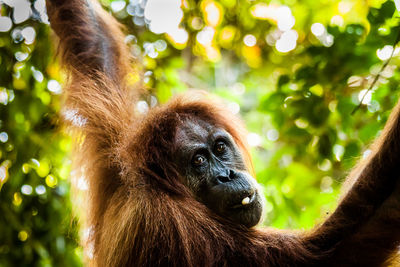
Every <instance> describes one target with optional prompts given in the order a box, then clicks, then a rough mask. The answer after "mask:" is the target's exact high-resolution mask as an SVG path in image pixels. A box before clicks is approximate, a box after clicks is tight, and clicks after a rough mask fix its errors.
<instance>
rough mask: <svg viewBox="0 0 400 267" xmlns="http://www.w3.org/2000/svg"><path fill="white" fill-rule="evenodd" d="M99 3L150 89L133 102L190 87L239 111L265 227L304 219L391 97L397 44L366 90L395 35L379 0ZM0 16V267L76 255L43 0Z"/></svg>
mask: <svg viewBox="0 0 400 267" xmlns="http://www.w3.org/2000/svg"><path fill="white" fill-rule="evenodd" d="M101 2H102V4H103V5H104V7H105V8H106V9H108V10H110V12H112V13H113V15H115V17H117V18H118V19H119V20H120V21H121V22H122V23H123V24H125V25H126V26H127V32H128V33H129V35H127V38H126V41H127V43H128V44H129V45H130V46H131V51H132V54H133V55H134V56H135V57H137V58H139V60H140V61H141V62H143V68H144V72H143V73H144V75H143V81H144V83H145V85H146V87H148V88H149V90H150V92H151V93H152V95H153V96H154V97H151V98H150V99H149V101H148V103H146V102H142V103H141V104H142V107H143V104H144V105H154V104H155V103H156V101H157V102H161V103H162V102H165V101H167V100H168V99H169V98H170V96H171V95H173V94H175V93H178V92H181V91H184V90H187V89H188V88H201V89H205V90H209V91H211V92H213V93H214V94H217V95H219V96H221V97H222V98H223V99H224V100H225V101H226V103H227V105H228V106H229V107H230V108H231V109H232V111H233V112H239V113H240V115H241V116H242V117H243V119H244V121H245V122H246V124H247V126H248V129H249V131H250V134H249V135H248V141H249V143H250V144H251V145H252V153H253V156H254V165H255V167H256V172H257V179H258V180H259V181H260V182H261V183H262V184H263V185H264V192H265V195H266V198H267V204H266V220H265V225H269V226H273V227H279V228H310V227H311V226H312V225H314V224H315V223H316V222H318V221H319V220H320V218H322V217H323V216H324V215H325V214H326V213H328V212H330V211H331V210H332V209H333V208H334V206H335V199H336V198H337V196H338V193H339V187H340V184H341V182H342V181H343V179H344V178H345V176H346V173H347V172H348V171H349V169H350V168H351V167H352V166H353V165H354V164H355V162H356V161H357V159H358V158H359V157H362V156H363V155H365V154H367V153H368V150H367V145H368V144H369V143H370V142H371V141H372V140H373V139H374V138H375V137H376V136H377V135H378V134H379V131H380V130H381V129H382V127H383V125H384V123H385V121H386V119H387V117H388V115H389V113H390V110H391V108H392V107H393V106H394V104H395V103H396V101H397V99H398V94H397V92H396V89H397V86H398V84H399V81H400V73H399V71H398V70H396V66H397V64H398V63H399V55H398V54H399V49H395V50H394V57H393V58H392V60H391V61H390V64H389V65H388V67H387V68H386V69H385V70H384V71H383V72H382V73H381V77H380V78H379V80H378V82H377V83H376V85H375V86H374V87H373V89H372V90H371V91H370V92H367V91H366V89H367V88H368V86H369V84H370V83H371V81H372V80H373V78H374V76H375V75H376V74H377V72H378V71H379V70H380V68H381V66H382V65H383V63H384V61H385V60H387V59H388V58H389V57H390V54H391V53H392V51H393V49H394V48H393V46H392V45H393V44H394V42H395V39H396V37H397V35H398V34H399V20H398V17H399V16H398V15H399V14H398V11H396V8H395V4H394V2H393V1H382V0H370V1H367V2H366V1H361V0H353V1H346V0H343V1H333V0H325V1H311V0H305V1H297V0H280V1H279V0H274V1H270V2H265V1H259V0H253V1H250V0H243V1H236V0H220V1H213V0H203V1H194V0H182V2H181V1H179V0H162V1H161V0H147V1H146V0H131V1H129V2H128V1H126V2H125V1H107V0H103V1H101ZM366 3H368V4H366ZM0 15H1V16H0V214H1V216H0V266H28V265H29V266H79V265H81V258H82V249H81V248H80V247H79V246H78V239H79V238H78V236H79V232H78V227H77V220H76V219H75V218H74V217H73V216H72V213H71V204H70V198H69V188H70V182H69V180H68V177H69V172H70V167H69V165H70V160H69V155H68V153H69V151H70V149H71V146H70V143H71V140H69V138H68V137H67V136H66V135H65V134H64V131H63V128H62V127H61V125H60V123H59V119H58V116H59V115H58V112H59V109H60V96H59V95H60V93H61V91H62V89H61V86H60V83H62V78H63V77H62V75H61V74H60V70H59V65H58V63H57V61H55V60H54V46H53V45H52V44H51V43H52V41H53V40H54V35H52V34H51V31H50V29H49V26H48V22H47V15H46V13H45V10H44V0H31V2H28V1H27V0H16V1H13V0H0ZM364 96H365V97H364ZM363 97H364V99H363V101H362V104H361V107H360V109H359V110H358V111H357V112H356V113H355V114H354V115H351V112H352V111H353V110H354V108H355V107H356V106H357V105H358V104H359V103H360V101H361V99H362V98H363ZM78 187H80V188H81V189H83V190H84V189H85V188H84V186H82V185H81V186H79V184H78Z"/></svg>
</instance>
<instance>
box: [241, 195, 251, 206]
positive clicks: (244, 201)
mask: <svg viewBox="0 0 400 267" xmlns="http://www.w3.org/2000/svg"><path fill="white" fill-rule="evenodd" d="M249 203H250V198H249V197H245V198H243V200H242V205H247V204H249Z"/></svg>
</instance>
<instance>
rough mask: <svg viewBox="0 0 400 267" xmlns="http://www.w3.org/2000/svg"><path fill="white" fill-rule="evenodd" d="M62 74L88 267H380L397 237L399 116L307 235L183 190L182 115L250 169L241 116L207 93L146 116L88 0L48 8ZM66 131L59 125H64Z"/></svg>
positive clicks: (120, 49)
mask: <svg viewBox="0 0 400 267" xmlns="http://www.w3.org/2000/svg"><path fill="white" fill-rule="evenodd" d="M47 5H48V13H49V17H50V21H51V25H52V27H53V29H54V30H55V32H56V33H57V35H58V36H59V37H60V51H61V55H62V58H63V65H64V66H65V68H66V69H67V70H68V74H69V75H68V77H69V81H68V84H67V85H66V86H65V89H66V104H65V110H66V111H67V112H68V110H71V109H73V110H76V111H77V112H78V114H79V115H76V116H75V118H77V116H80V117H79V118H81V121H82V120H84V121H85V122H86V123H85V125H83V126H81V127H74V125H73V123H70V125H71V128H75V129H76V132H77V133H78V135H79V136H80V139H79V140H80V142H77V143H78V151H79V153H77V155H76V158H75V162H76V164H77V166H79V169H82V170H83V172H84V174H85V177H86V178H87V180H88V181H89V188H90V190H89V192H90V201H89V203H90V207H89V210H88V212H89V220H88V224H89V225H91V226H92V227H93V232H92V234H91V235H90V240H89V241H90V242H89V243H92V244H93V245H94V257H93V259H92V260H91V263H92V264H93V265H95V266H153V265H162V266H168V265H170V266H215V265H217V266H230V265H238V266H241V265H249V266H357V265H359V266H378V265H384V264H386V263H389V262H392V263H393V262H394V261H395V258H394V255H395V252H396V248H397V246H398V245H399V240H400V227H399V226H400V212H399V207H400V205H399V204H400V203H399V196H400V192H399V190H400V186H399V181H398V180H399V179H398V176H399V173H400V170H399V169H400V164H399V163H400V145H399V144H398V141H397V140H400V139H399V138H400V133H399V130H400V129H399V116H398V114H399V111H398V109H399V108H396V110H395V111H394V112H393V115H392V117H391V119H390V121H389V122H388V124H387V126H386V127H385V130H384V133H383V134H382V136H381V138H380V139H379V140H378V141H377V142H376V144H375V146H374V148H373V153H372V154H371V156H370V157H369V159H368V160H367V161H366V162H362V163H360V164H359V166H358V167H357V169H356V171H354V172H353V174H352V175H350V178H349V181H350V180H351V182H349V186H348V190H347V191H346V192H345V194H344V196H343V197H342V200H341V202H340V204H339V206H338V208H337V210H336V211H335V212H334V213H333V214H332V215H331V216H330V217H329V218H328V219H327V220H326V221H325V222H324V223H322V224H321V225H320V226H318V227H316V229H315V230H313V231H311V232H308V233H301V232H299V233H298V232H289V231H280V230H273V229H257V228H252V229H247V228H244V227H241V226H239V225H235V224H233V223H231V222H229V221H225V220H224V219H223V218H220V217H219V216H217V215H215V214H213V213H212V212H211V211H210V210H209V209H208V208H207V207H205V206H204V205H203V204H202V203H200V202H198V201H196V200H195V199H194V197H193V196H192V195H191V193H190V192H189V190H188V189H187V188H186V187H185V186H184V185H183V184H182V183H181V182H180V180H179V177H178V174H177V171H176V166H174V165H173V164H172V163H171V162H170V161H169V160H168V159H170V158H171V157H173V154H172V153H173V149H174V145H175V144H174V135H175V131H176V129H177V127H179V126H180V125H181V124H182V123H184V121H185V120H186V119H187V118H194V119H201V120H205V121H207V122H209V123H211V124H214V125H216V126H219V127H222V128H224V129H226V130H227V131H228V132H229V133H230V134H231V135H232V136H233V138H234V139H235V141H236V142H237V143H238V145H239V146H240V148H241V150H242V151H243V153H244V155H245V157H246V158H247V160H246V161H247V163H248V165H249V168H250V169H251V160H250V156H249V153H248V150H247V148H246V142H245V139H244V138H243V136H244V133H245V131H244V128H243V127H242V124H241V123H240V120H239V119H237V118H236V117H235V116H233V115H232V114H231V113H230V112H228V111H227V110H225V109H224V108H223V106H222V105H220V104H218V103H215V102H214V101H211V99H210V96H209V95H207V94H205V93H199V92H195V93H191V94H186V95H182V96H178V97H176V98H175V99H173V100H171V101H170V102H169V103H168V104H166V105H164V106H162V107H157V108H154V109H152V110H150V111H149V112H148V113H147V114H145V115H144V114H140V113H138V112H135V111H134V106H135V103H136V101H137V99H138V95H139V90H138V89H137V88H136V90H130V89H131V88H130V86H129V84H128V83H127V82H126V76H127V75H128V74H129V73H131V72H132V70H131V68H130V61H129V60H130V56H129V54H128V52H127V51H128V50H127V49H126V47H125V45H124V44H123V34H122V33H121V30H120V26H119V25H118V23H117V22H116V21H115V20H114V19H113V18H112V16H110V15H108V14H107V13H106V12H104V11H103V10H102V9H101V8H100V7H99V6H98V5H97V3H92V2H91V4H88V3H87V2H86V1H84V0H70V1H62V0H49V1H48V2H47ZM67 123H68V121H67Z"/></svg>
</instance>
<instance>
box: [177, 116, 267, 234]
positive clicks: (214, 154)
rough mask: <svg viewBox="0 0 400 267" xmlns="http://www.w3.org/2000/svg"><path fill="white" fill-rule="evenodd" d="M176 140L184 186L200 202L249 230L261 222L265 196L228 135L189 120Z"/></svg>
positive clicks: (180, 130) (179, 130)
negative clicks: (263, 196)
mask: <svg viewBox="0 0 400 267" xmlns="http://www.w3.org/2000/svg"><path fill="white" fill-rule="evenodd" d="M175 140H176V147H177V149H176V153H175V155H176V160H177V166H181V167H180V170H179V171H180V173H181V175H182V177H183V182H184V183H185V184H186V185H187V186H188V187H189V189H190V190H191V191H192V192H193V194H194V195H195V196H196V198H197V199H198V200H199V201H200V202H202V203H204V204H205V205H206V206H207V207H209V208H210V209H211V210H212V211H214V212H215V213H217V214H218V215H220V216H221V217H224V218H228V219H230V220H232V221H233V222H235V223H239V224H241V225H244V226H246V227H252V226H254V225H256V224H257V223H259V222H260V220H261V217H262V216H261V215H262V209H263V205H262V203H263V198H262V194H261V193H260V191H259V189H258V185H257V182H256V181H255V179H254V178H253V177H252V176H251V175H250V174H249V173H248V171H247V169H246V167H245V164H244V161H243V157H242V155H241V153H240V151H239V149H238V147H237V145H236V144H235V142H234V140H233V139H232V137H231V136H230V135H229V133H228V132H226V131H225V130H224V129H221V128H217V127H215V126H213V125H211V124H209V123H207V122H204V121H200V120H196V121H191V120H188V121H186V122H185V123H184V124H183V125H182V126H181V127H180V128H178V130H177V135H176V139H175Z"/></svg>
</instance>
